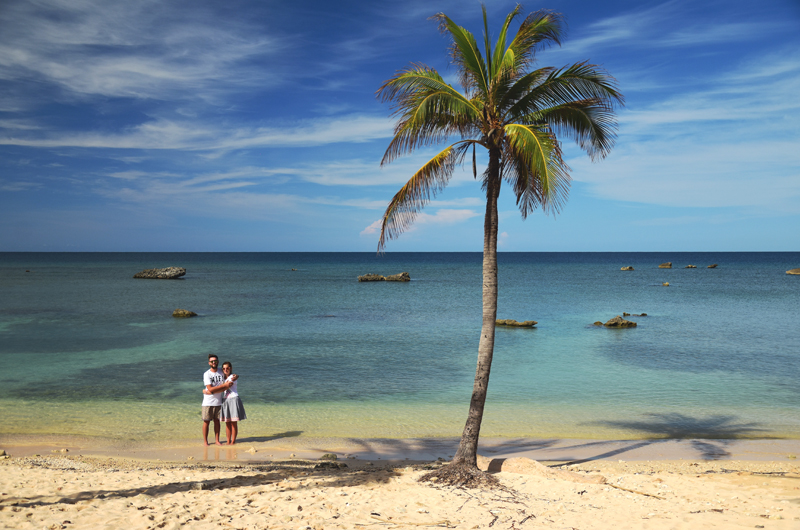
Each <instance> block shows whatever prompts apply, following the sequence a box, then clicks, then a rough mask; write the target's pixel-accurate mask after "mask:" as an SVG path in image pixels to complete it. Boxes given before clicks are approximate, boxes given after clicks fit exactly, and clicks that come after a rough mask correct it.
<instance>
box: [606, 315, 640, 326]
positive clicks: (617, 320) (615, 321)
mask: <svg viewBox="0 0 800 530" xmlns="http://www.w3.org/2000/svg"><path fill="white" fill-rule="evenodd" d="M603 325H604V326H605V327H607V328H635V327H636V326H637V324H636V322H631V321H630V320H625V319H624V318H622V317H621V316H619V315H617V316H615V317H614V318H612V319H611V320H609V321H608V322H606V323H605V324H603Z"/></svg>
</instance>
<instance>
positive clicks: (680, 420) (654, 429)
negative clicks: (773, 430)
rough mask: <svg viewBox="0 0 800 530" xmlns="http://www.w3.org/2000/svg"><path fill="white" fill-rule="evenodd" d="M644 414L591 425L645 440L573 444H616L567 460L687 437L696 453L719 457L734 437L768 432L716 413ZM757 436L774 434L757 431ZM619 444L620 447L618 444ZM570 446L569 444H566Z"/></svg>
mask: <svg viewBox="0 0 800 530" xmlns="http://www.w3.org/2000/svg"><path fill="white" fill-rule="evenodd" d="M645 416H647V417H649V418H652V419H651V420H650V421H647V420H640V421H633V420H631V421H611V420H608V421H597V422H593V423H592V424H593V425H603V426H606V427H614V428H616V429H625V430H631V431H639V432H641V433H645V434H646V435H647V439H645V440H617V441H614V442H605V441H604V442H589V443H586V444H580V445H576V446H573V447H572V449H585V448H587V447H592V446H597V447H598V448H600V447H602V446H608V445H609V443H613V444H614V445H616V446H617V447H616V448H614V449H612V450H610V451H605V452H603V453H601V454H597V455H594V456H591V457H588V458H582V459H576V460H571V461H570V462H569V463H570V464H577V463H581V462H589V461H592V460H600V459H604V458H611V457H613V456H617V455H620V454H623V453H626V452H629V451H633V450H635V449H639V448H641V447H646V446H649V445H654V444H660V443H665V442H671V441H674V440H689V443H690V444H691V446H692V448H693V449H695V450H696V451H697V452H698V453H699V456H698V457H699V458H700V459H703V460H720V459H723V458H727V457H730V456H731V453H730V452H729V451H728V450H727V449H726V448H727V447H728V446H729V445H730V444H731V443H732V442H733V441H734V440H737V439H742V438H753V437H755V435H757V434H759V433H766V432H769V430H768V429H763V428H760V427H759V426H758V425H759V424H758V423H753V422H751V423H743V422H737V418H736V416H732V415H722V414H716V415H711V416H705V417H694V416H688V415H686V414H680V413H669V414H660V413H648V414H645ZM758 438H763V439H767V438H775V437H770V436H764V435H758ZM620 445H622V446H621V447H619V446H620ZM568 449H569V448H568Z"/></svg>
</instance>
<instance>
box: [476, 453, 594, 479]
mask: <svg viewBox="0 0 800 530" xmlns="http://www.w3.org/2000/svg"><path fill="white" fill-rule="evenodd" d="M478 469H480V470H481V471H489V472H494V473H496V472H498V471H500V472H504V473H518V474H520V475H536V476H539V477H545V478H554V479H560V480H567V481H569V482H580V483H584V484H605V483H606V478H605V477H604V476H602V475H583V474H581V473H575V472H574V471H566V470H562V469H554V468H552V467H548V466H545V465H544V464H541V463H539V462H537V461H536V460H531V459H530V458H525V457H514V458H494V459H492V458H487V457H485V456H481V455H478Z"/></svg>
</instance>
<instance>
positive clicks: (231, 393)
mask: <svg viewBox="0 0 800 530" xmlns="http://www.w3.org/2000/svg"><path fill="white" fill-rule="evenodd" d="M231 381H233V374H231V375H229V376H228V378H227V379H226V380H225V382H226V383H229V382H231ZM237 384H238V381H233V384H232V385H231V387H230V388H229V389H228V390H226V391H225V397H224V398H223V399H230V398H235V397H239V392H238V391H237V390H236V385H237Z"/></svg>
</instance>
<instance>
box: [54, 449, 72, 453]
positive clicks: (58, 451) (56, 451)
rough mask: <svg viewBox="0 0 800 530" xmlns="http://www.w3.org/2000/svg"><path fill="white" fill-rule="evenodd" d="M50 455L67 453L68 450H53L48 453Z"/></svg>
mask: <svg viewBox="0 0 800 530" xmlns="http://www.w3.org/2000/svg"><path fill="white" fill-rule="evenodd" d="M50 452H51V453H69V449H66V448H65V449H53V450H51V451H50Z"/></svg>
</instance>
